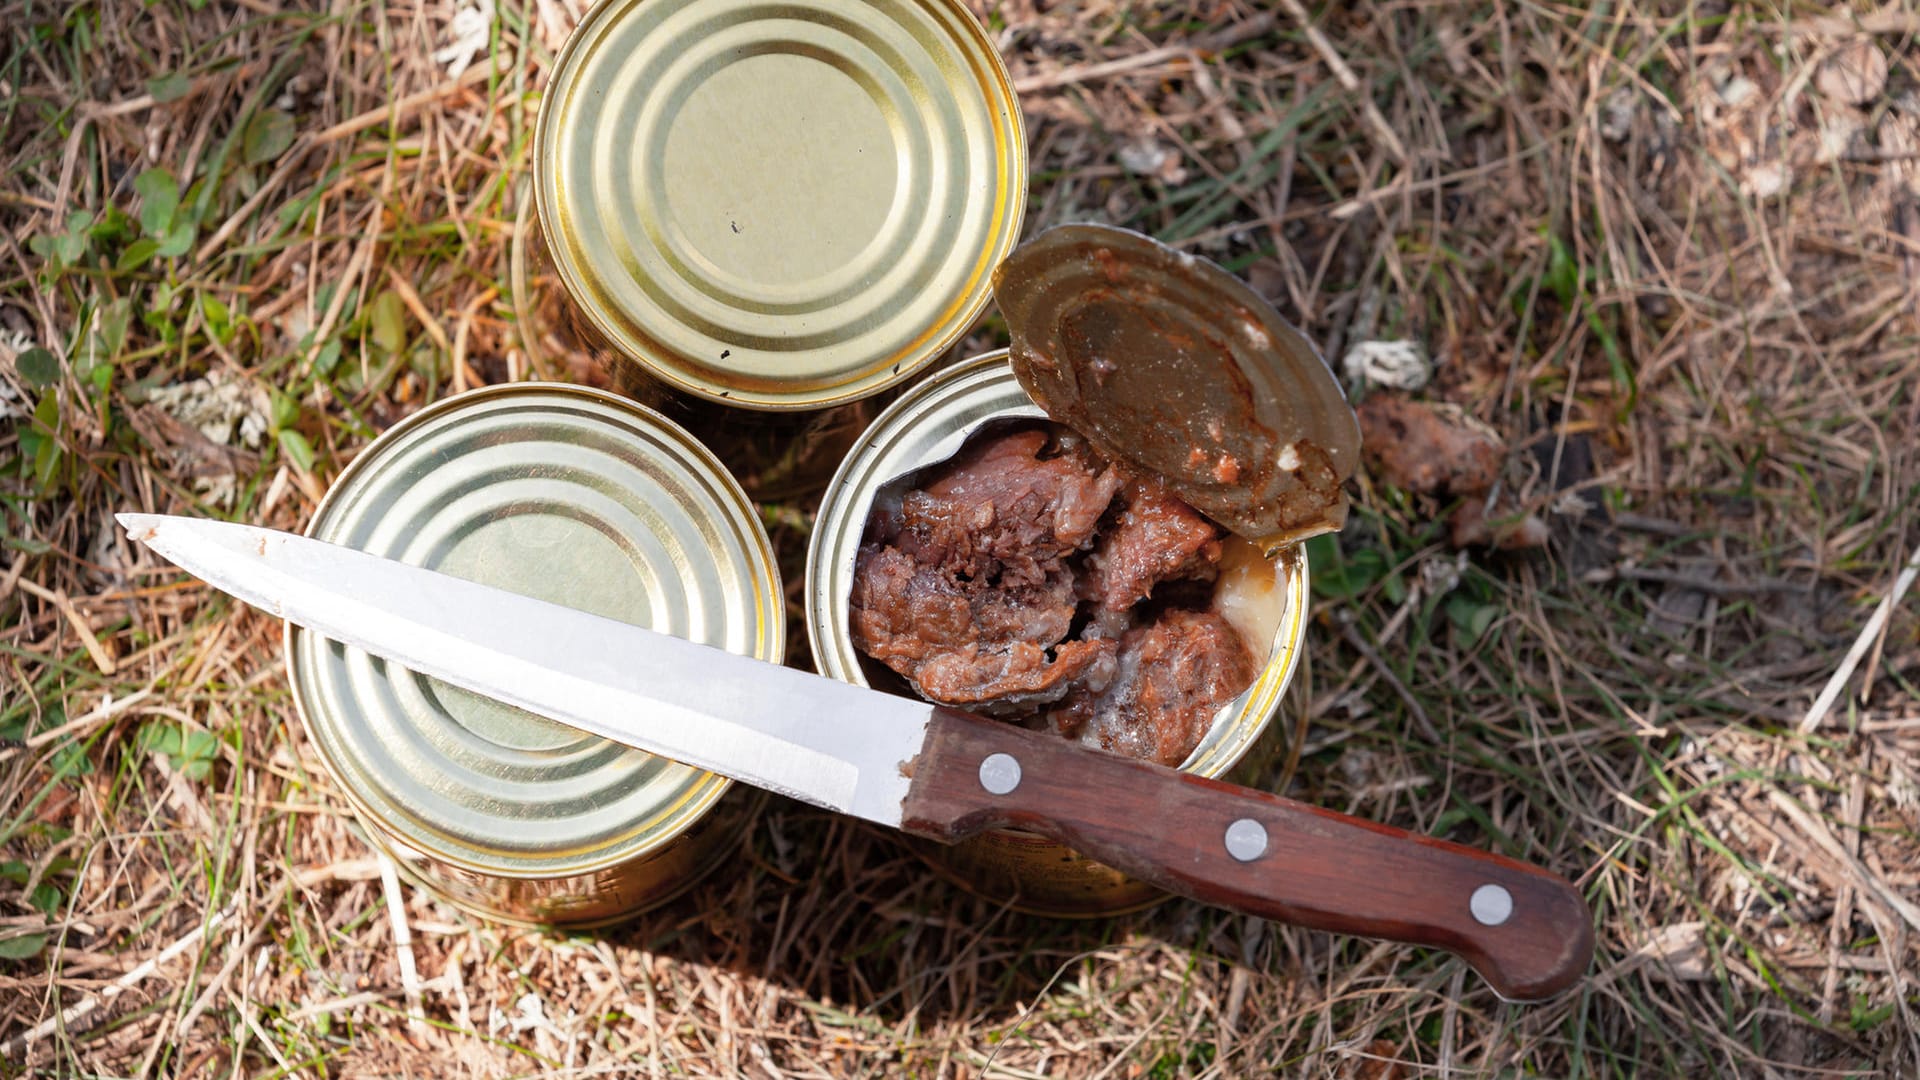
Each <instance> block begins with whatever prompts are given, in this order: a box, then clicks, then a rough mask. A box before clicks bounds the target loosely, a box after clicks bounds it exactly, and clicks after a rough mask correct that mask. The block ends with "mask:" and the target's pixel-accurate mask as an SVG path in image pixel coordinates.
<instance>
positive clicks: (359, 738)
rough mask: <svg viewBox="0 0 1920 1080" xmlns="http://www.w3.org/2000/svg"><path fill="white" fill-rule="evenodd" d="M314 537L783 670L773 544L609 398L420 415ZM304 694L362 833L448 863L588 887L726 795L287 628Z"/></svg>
mask: <svg viewBox="0 0 1920 1080" xmlns="http://www.w3.org/2000/svg"><path fill="white" fill-rule="evenodd" d="M308 532H309V534H310V535H312V536H314V537H316V538H318V539H321V540H327V541H331V542H333V543H338V544H344V545H346V546H349V547H354V548H358V549H360V550H362V551H370V552H373V553H374V554H377V555H383V556H386V557H388V558H393V559H398V560H400V561H402V562H407V563H412V564H415V565H420V566H427V567H431V568H434V569H437V570H441V571H443V572H446V573H449V574H453V575H456V576H458V577H463V578H467V579H469V580H474V581H480V582H484V583H486V584H489V585H494V586H497V587H500V588H505V589H509V590H512V591H514V592H518V593H522V594H524V595H529V596H535V597H538V598H540V599H543V600H548V601H551V602H554V603H559V604H565V605H567V606H570V607H575V608H579V609H581V610H583V611H589V612H592V613H594V614H597V615H602V616H606V617H608V618H614V619H619V620H622V621H625V622H629V623H633V624H635V625H639V626H645V627H649V628H651V629H654V630H660V631H665V632H667V633H671V634H675V635H678V636H680V637H685V638H689V639H691V640H693V641H698V642H703V643H706V644H709V645H714V646H717V647H720V648H724V649H727V650H728V651H730V652H735V653H740V654H743V655H749V656H757V657H760V658H762V659H766V660H771V661H774V662H779V661H780V659H781V656H782V653H783V651H784V647H785V640H786V633H785V610H784V606H783V594H782V591H781V588H780V580H779V571H778V569H777V567H776V565H775V563H774V559H773V552H772V548H771V546H770V544H769V543H768V541H767V536H766V533H765V530H764V529H763V528H762V527H761V525H760V523H759V521H758V519H757V518H756V517H755V515H754V513H753V508H752V505H751V504H750V503H749V502H748V501H747V499H746V497H745V496H744V495H743V494H742V493H741V491H740V489H739V487H738V485H736V484H735V483H734V481H733V480H732V479H731V478H730V477H729V476H728V475H727V473H726V470H724V469H723V468H721V466H720V463H719V462H718V461H717V460H715V459H714V457H713V456H712V454H711V453H709V452H708V451H707V450H706V449H704V448H703V447H701V446H700V445H699V443H697V442H695V441H694V440H693V439H692V437H690V436H688V435H687V434H686V433H685V432H684V431H682V430H681V429H680V428H678V427H677V426H675V425H674V424H672V423H671V422H670V421H668V420H666V419H665V418H663V417H661V416H659V415H658V414H656V413H653V412H651V411H649V410H646V409H644V408H641V407H640V406H637V405H634V404H632V403H631V402H627V401H623V400H621V399H619V398H616V397H614V396H612V395H609V394H604V393H600V392H597V391H590V390H584V389H580V388H575V387H562V386H547V385H538V384H521V385H517V386H505V387H496V388H491V389H486V390H478V391H474V392H472V393H468V394H462V395H459V396H457V397H454V398H450V399H447V400H446V401H443V402H440V403H439V404H437V405H434V406H431V407H429V408H427V409H423V410H422V411H421V412H419V413H417V414H415V415H414V416H412V417H409V418H408V419H407V420H405V421H403V422H401V423H400V424H398V425H396V426H395V427H394V428H392V429H391V430H389V431H388V432H386V433H385V434H384V435H382V436H381V437H380V438H379V439H377V440H375V442H374V443H373V444H372V445H371V446H370V447H369V448H368V449H367V450H366V451H365V452H364V453H362V454H361V456H360V457H359V458H357V459H356V460H355V461H354V462H353V464H352V465H351V466H349V467H348V469H347V470H346V471H345V472H344V473H343V474H342V475H341V476H340V478H339V480H338V481H337V482H336V483H335V484H334V486H333V488H332V490H330V491H329V492H328V494H327V497H326V500H325V501H324V502H323V503H322V505H321V507H320V510H319V512H318V513H317V514H316V515H315V517H314V520H313V522H312V525H311V526H310V528H309V530H308ZM286 633H287V665H288V672H289V676H290V680H291V683H292V686H293V693H294V700H295V702H296V704H297V706H298V707H299V710H300V713H301V716H302V717H303V718H304V720H305V722H306V725H307V730H308V733H309V735H310V736H311V737H312V738H313V740H314V742H315V743H316V745H317V746H318V747H319V749H320V752H321V755H322V757H323V758H324V759H325V760H326V763H327V766H328V768H329V769H330V770H331V772H332V773H333V775H334V777H335V778H336V780H337V781H338V783H339V784H340V785H341V786H342V787H343V789H344V791H345V794H346V795H347V797H348V799H349V801H350V802H352V803H353V805H354V807H355V809H356V810H357V811H358V812H359V813H360V814H361V816H362V818H363V819H364V820H365V821H366V822H367V823H368V824H369V825H370V826H372V827H374V828H377V829H379V830H380V831H381V832H383V833H384V834H386V836H387V837H389V838H390V839H393V840H397V841H398V842H400V843H401V844H403V845H405V846H407V847H410V848H413V849H415V850H418V851H420V852H422V853H424V854H426V855H429V856H431V857H433V858H435V859H438V860H440V861H442V862H445V863H450V864H452V865H455V866H459V867H463V868H465V869H468V870H473V871H477V872H480V873H486V874H493V875H499V876H504V877H543V878H544V877H558V876H564V875H575V874H581V873H590V872H594V871H596V870H599V869H601V868H604V867H608V866H613V865H615V864H618V863H621V862H623V861H625V860H627V859H630V858H636V857H639V856H641V855H643V854H646V853H648V852H650V851H652V850H654V849H656V848H657V847H659V846H660V845H664V844H667V843H670V842H672V841H673V840H674V838H675V837H677V836H679V835H680V834H681V833H682V832H684V831H685V830H686V829H687V828H688V827H689V826H691V825H692V824H693V823H694V822H696V821H698V820H699V819H700V818H701V817H702V816H703V815H704V814H705V813H706V812H707V811H708V810H709V809H711V808H712V806H713V805H714V803H715V802H716V801H717V800H718V799H719V798H720V797H721V796H722V795H723V794H724V793H725V792H726V790H727V788H728V787H729V786H730V785H731V781H729V780H727V779H725V778H724V777H720V776H716V775H714V774H712V773H707V772H702V771H699V770H696V769H692V768H689V767H687V766H684V765H681V764H678V763H676V762H672V761H669V760H667V759H665V758H660V757H655V756H654V755H651V754H647V753H644V752H641V751H638V750H633V749H629V748H627V747H623V746H620V745H618V744H615V743H612V742H608V741H606V740H604V739H601V738H598V737H596V736H592V735H587V734H584V733H582V732H580V731H578V730H576V729H573V728H570V727H567V726H565V725H562V724H558V723H555V722H553V721H551V720H547V719H545V718H543V717H540V716H536V715H534V714H532V713H529V712H526V711H523V710H520V709H517V708H514V707H512V706H508V705H504V704H501V703H499V702H496V701H492V700H490V699H487V698H484V697H481V696H479V695H477V694H473V693H470V692H468V691H464V690H461V689H459V688H457V687H452V686H448V685H446V684H444V683H442V682H440V681H438V680H436V679H431V678H427V677H425V676H421V675H417V674H415V673H413V672H411V671H407V670H406V669H404V668H401V667H399V666H397V665H393V664H388V663H386V662H385V661H383V660H380V659H378V658H375V657H372V656H369V655H367V654H366V653H363V652H360V651H359V650H356V649H350V648H347V647H345V646H343V645H340V644H338V643H336V642H332V641H328V640H326V639H324V638H321V637H319V636H318V635H315V634H311V633H308V632H306V631H304V630H302V629H300V628H298V627H291V626H290V627H289V628H288V629H287V632H286Z"/></svg>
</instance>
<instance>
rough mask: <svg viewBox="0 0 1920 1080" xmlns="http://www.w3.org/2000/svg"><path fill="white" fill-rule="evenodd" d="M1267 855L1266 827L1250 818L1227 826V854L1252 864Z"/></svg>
mask: <svg viewBox="0 0 1920 1080" xmlns="http://www.w3.org/2000/svg"><path fill="white" fill-rule="evenodd" d="M1266 853H1267V827H1266V826H1265V825H1262V824H1260V823H1259V822H1257V821H1255V820H1253V819H1252V818H1241V819H1240V820H1239V821H1236V822H1234V823H1233V824H1231V825H1229V826H1227V854H1229V855H1231V856H1233V857H1234V858H1236V859H1239V860H1240V861H1241V862H1252V861H1253V860H1255V859H1257V858H1259V857H1260V856H1262V855H1265V854H1266Z"/></svg>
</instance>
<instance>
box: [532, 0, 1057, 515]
mask: <svg viewBox="0 0 1920 1080" xmlns="http://www.w3.org/2000/svg"><path fill="white" fill-rule="evenodd" d="M1025 186H1026V141H1025V135H1024V132H1023V130H1022V124H1021V117H1020V107H1019V101H1018V98H1017V97H1016V95H1015V94H1014V91H1013V85H1012V80H1011V79H1010V77H1009V76H1008V74H1007V71H1006V67H1005V65H1004V63H1003V62H1002V61H1001V59H1000V56H999V54H998V52H997V51H996V50H995V49H994V48H993V45H992V43H991V42H990V41H989V40H988V39H987V36H986V34H985V32H984V30H983V28H982V27H981V26H980V24H979V22H978V21H977V20H976V19H975V18H974V17H973V15H972V14H971V13H970V12H968V11H967V9H966V8H965V7H964V6H962V5H961V4H960V3H958V2H957V0H792V2H790V3H782V4H780V5H773V6H770V5H766V4H760V3H757V2H753V0H601V2H600V3H598V4H596V5H595V6H594V7H593V8H592V10H590V11H589V12H588V13H587V15H586V17H585V18H584V19H582V20H581V22H580V24H579V26H578V27H577V28H576V29H575V30H574V32H573V34H572V35H571V36H570V37H569V38H568V40H567V43H566V45H565V47H564V48H563V49H562V50H561V53H560V55H559V57H558V58H557V60H556V62H555V66H554V75H553V78H552V81H551V82H550V83H549V84H548V86H547V89H546V93H545V97H544V99H543V100H542V102H541V106H540V113H539V117H538V119H537V121H536V129H535V136H534V147H533V200H532V201H533V205H534V208H535V215H536V219H537V220H536V222H535V224H536V225H537V228H536V229H534V230H521V232H522V234H523V237H524V238H525V244H524V251H523V253H522V258H521V261H522V263H523V265H524V267H525V269H523V270H522V271H520V272H518V274H517V276H518V277H519V279H520V280H521V281H522V282H523V283H524V284H525V285H526V286H527V287H528V288H530V289H537V288H538V283H539V282H540V281H541V280H542V278H543V276H544V268H547V267H550V268H551V276H552V279H553V280H555V281H557V282H558V284H559V285H560V286H561V288H562V290H563V291H564V293H565V296H566V298H567V302H568V307H569V309H570V319H569V321H570V323H571V324H572V328H571V330H570V331H569V333H570V335H571V336H573V337H575V338H576V339H579V340H581V341H583V342H584V343H585V346H586V348H587V349H588V350H589V351H591V352H593V353H595V354H596V355H600V356H602V357H604V358H606V360H607V361H608V362H609V363H610V364H611V365H612V367H614V368H615V369H616V375H615V379H616V382H617V383H618V384H619V385H621V386H622V388H623V389H627V390H628V391H629V392H635V388H636V386H638V387H641V389H639V390H638V391H637V392H639V393H641V394H642V395H665V397H667V398H671V399H676V401H675V403H674V404H673V405H672V406H669V405H668V404H667V402H666V401H664V400H662V399H660V398H658V397H656V398H655V404H657V405H659V406H660V407H662V408H665V409H668V411H670V412H671V411H672V409H674V408H679V409H683V410H684V411H686V412H687V413H689V414H696V413H701V412H703V411H704V412H706V413H709V414H711V413H712V412H713V410H714V409H719V410H721V411H722V413H723V414H724V413H726V412H730V411H732V410H742V409H744V410H753V411H754V412H757V413H762V414H764V413H798V414H805V415H802V416H800V417H788V418H786V419H785V420H784V421H782V422H779V423H774V424H769V423H768V418H767V417H765V416H764V415H763V416H758V417H752V416H748V417H741V416H740V415H739V414H738V413H734V415H733V416H732V418H731V419H732V424H733V428H734V432H733V434H736V435H737V434H739V433H740V432H741V431H742V430H745V429H747V428H748V427H753V428H756V429H759V430H761V431H764V432H767V437H766V438H764V439H762V440H756V441H754V443H753V444H751V445H749V446H747V447H745V448H743V449H742V450H741V451H740V455H741V456H739V457H738V458H737V460H734V461H733V462H732V463H733V464H734V465H735V467H736V468H737V469H739V470H740V472H741V474H742V475H743V476H744V477H746V478H747V479H749V480H752V481H753V482H754V485H755V487H756V494H759V493H760V491H759V490H758V489H759V488H760V487H761V486H762V485H763V483H765V484H771V483H773V482H775V481H778V482H782V483H786V484H788V485H790V486H791V485H793V484H794V483H795V481H794V477H796V476H807V477H811V478H812V479H813V480H815V481H816V482H817V481H819V480H824V479H825V476H826V475H827V474H828V473H829V472H830V471H831V467H832V465H833V464H835V463H837V461H838V458H839V454H838V453H836V452H835V450H836V449H841V450H843V449H844V447H845V445H850V443H851V436H852V435H857V433H858V431H859V430H860V429H861V428H862V427H864V420H865V419H866V416H865V415H860V416H857V417H855V418H854V419H853V421H852V422H849V423H842V422H840V420H839V419H837V418H835V417H832V416H829V417H828V418H827V419H825V420H816V419H812V416H811V414H820V413H822V412H829V413H830V412H831V411H832V410H835V409H837V408H841V407H844V406H847V405H848V404H850V403H853V402H858V401H861V400H863V399H867V398H871V397H873V396H874V395H877V394H882V393H883V392H885V391H887V390H888V389H889V388H891V387H895V386H898V385H900V384H902V383H903V382H904V381H906V380H911V379H913V378H914V377H916V376H917V375H919V374H920V373H921V372H923V371H924V370H925V369H926V368H927V367H928V365H930V364H932V363H934V362H935V361H936V360H937V359H938V358H939V357H940V356H941V355H942V354H943V353H944V352H945V351H946V350H948V349H949V348H950V347H951V346H952V345H953V344H954V342H956V341H957V340H959V338H960V337H961V335H962V334H964V333H965V332H966V330H967V329H968V327H969V326H970V325H971V324H972V323H973V321H974V319H975V317H976V316H977V315H978V314H979V313H980V311H981V310H982V309H983V308H984V307H985V306H986V303H987V301H988V299H989V298H990V297H991V295H992V288H991V282H990V275H991V273H992V271H993V269H994V267H995V266H997V265H998V264H999V263H1000V262H1001V261H1002V260H1003V259H1004V257H1005V256H1006V254H1007V253H1008V252H1009V251H1010V250H1011V249H1012V247H1013V244H1014V242H1015V240H1016V239H1017V237H1018V236H1019V231H1020V221H1021V217H1022V213H1023V210H1024V204H1025V198H1026V192H1025ZM544 303H547V301H545V300H544V299H543V298H541V297H538V296H531V297H517V298H516V304H517V306H519V307H520V308H521V310H523V311H525V312H528V313H535V312H537V311H539V310H540V309H541V307H542V306H543V304H544ZM543 336H544V335H543V334H542V332H541V331H540V329H539V328H537V327H536V328H534V329H533V332H532V333H531V335H530V337H531V338H532V339H534V340H540V339H541V338H542V337H543ZM696 402H698V403H704V404H705V405H706V406H708V408H707V409H706V410H702V409H701V408H700V407H699V406H698V405H696V404H695V403H696ZM674 415H676V418H678V414H677V413H675V414H674ZM809 423H811V424H813V429H812V433H813V434H814V435H815V436H816V438H815V439H814V440H813V441H814V442H816V443H819V444H821V445H823V446H824V449H823V450H822V451H821V452H819V453H816V454H813V455H812V456H811V458H810V459H809V460H808V461H805V462H788V461H785V457H786V449H787V448H788V447H790V446H792V445H793V444H794V443H795V442H796V439H795V438H794V437H793V432H794V430H795V429H796V428H797V429H798V430H800V431H801V432H802V433H803V434H804V433H806V432H807V430H808V429H807V425H808V424H809ZM688 426H689V427H691V428H693V429H695V430H696V431H698V432H699V433H701V434H703V435H704V434H708V433H709V431H708V429H710V428H718V427H721V426H724V425H723V424H722V422H721V421H720V420H718V419H711V418H709V417H700V416H690V417H689V423H688ZM781 428H785V429H786V430H784V431H783V430H769V429H781ZM823 430H824V431H830V432H840V431H845V432H848V433H849V434H848V437H847V439H846V440H845V441H844V443H842V444H841V445H840V446H838V447H835V446H833V445H830V443H831V440H830V439H827V438H824V437H820V432H821V431H823ZM797 441H799V442H800V443H802V444H803V445H805V444H806V443H807V442H808V440H807V439H805V438H802V439H800V440H797ZM727 449H728V456H729V457H730V458H735V446H734V444H733V443H731V442H730V443H728V445H727Z"/></svg>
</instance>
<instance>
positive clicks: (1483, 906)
mask: <svg viewBox="0 0 1920 1080" xmlns="http://www.w3.org/2000/svg"><path fill="white" fill-rule="evenodd" d="M1467 910H1468V911H1471V912H1473V917H1474V919H1475V920H1477V921H1478V922H1479V923H1480V924H1481V925H1482V926H1499V925H1500V924H1501V923H1503V922H1506V921H1507V920H1508V919H1510V918H1512V917H1513V894H1512V893H1510V892H1508V891H1507V890H1505V889H1503V888H1501V887H1500V886H1498V885H1482V886H1480V887H1479V888H1477V889H1475V890H1473V898H1472V899H1471V900H1468V901H1467Z"/></svg>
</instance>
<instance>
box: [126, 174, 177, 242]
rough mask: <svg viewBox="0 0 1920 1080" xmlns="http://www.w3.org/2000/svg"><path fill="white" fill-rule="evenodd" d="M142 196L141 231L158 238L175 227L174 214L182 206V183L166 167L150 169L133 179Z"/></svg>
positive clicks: (135, 187) (137, 190) (134, 187)
mask: <svg viewBox="0 0 1920 1080" xmlns="http://www.w3.org/2000/svg"><path fill="white" fill-rule="evenodd" d="M133 190H134V191H135V192H137V193H138V194H139V196H140V231H141V232H143V233H146V234H147V235H148V236H151V237H155V238H158V237H160V236H163V235H165V233H166V231H167V230H168V229H170V228H172V227H173V214H174V211H175V210H178V209H179V208H180V185H179V184H178V183H175V182H174V179H173V174H172V173H170V172H168V171H167V170H165V169H148V170H147V171H146V172H143V173H141V174H140V175H139V176H138V177H137V178H135V179H134V181H133Z"/></svg>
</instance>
